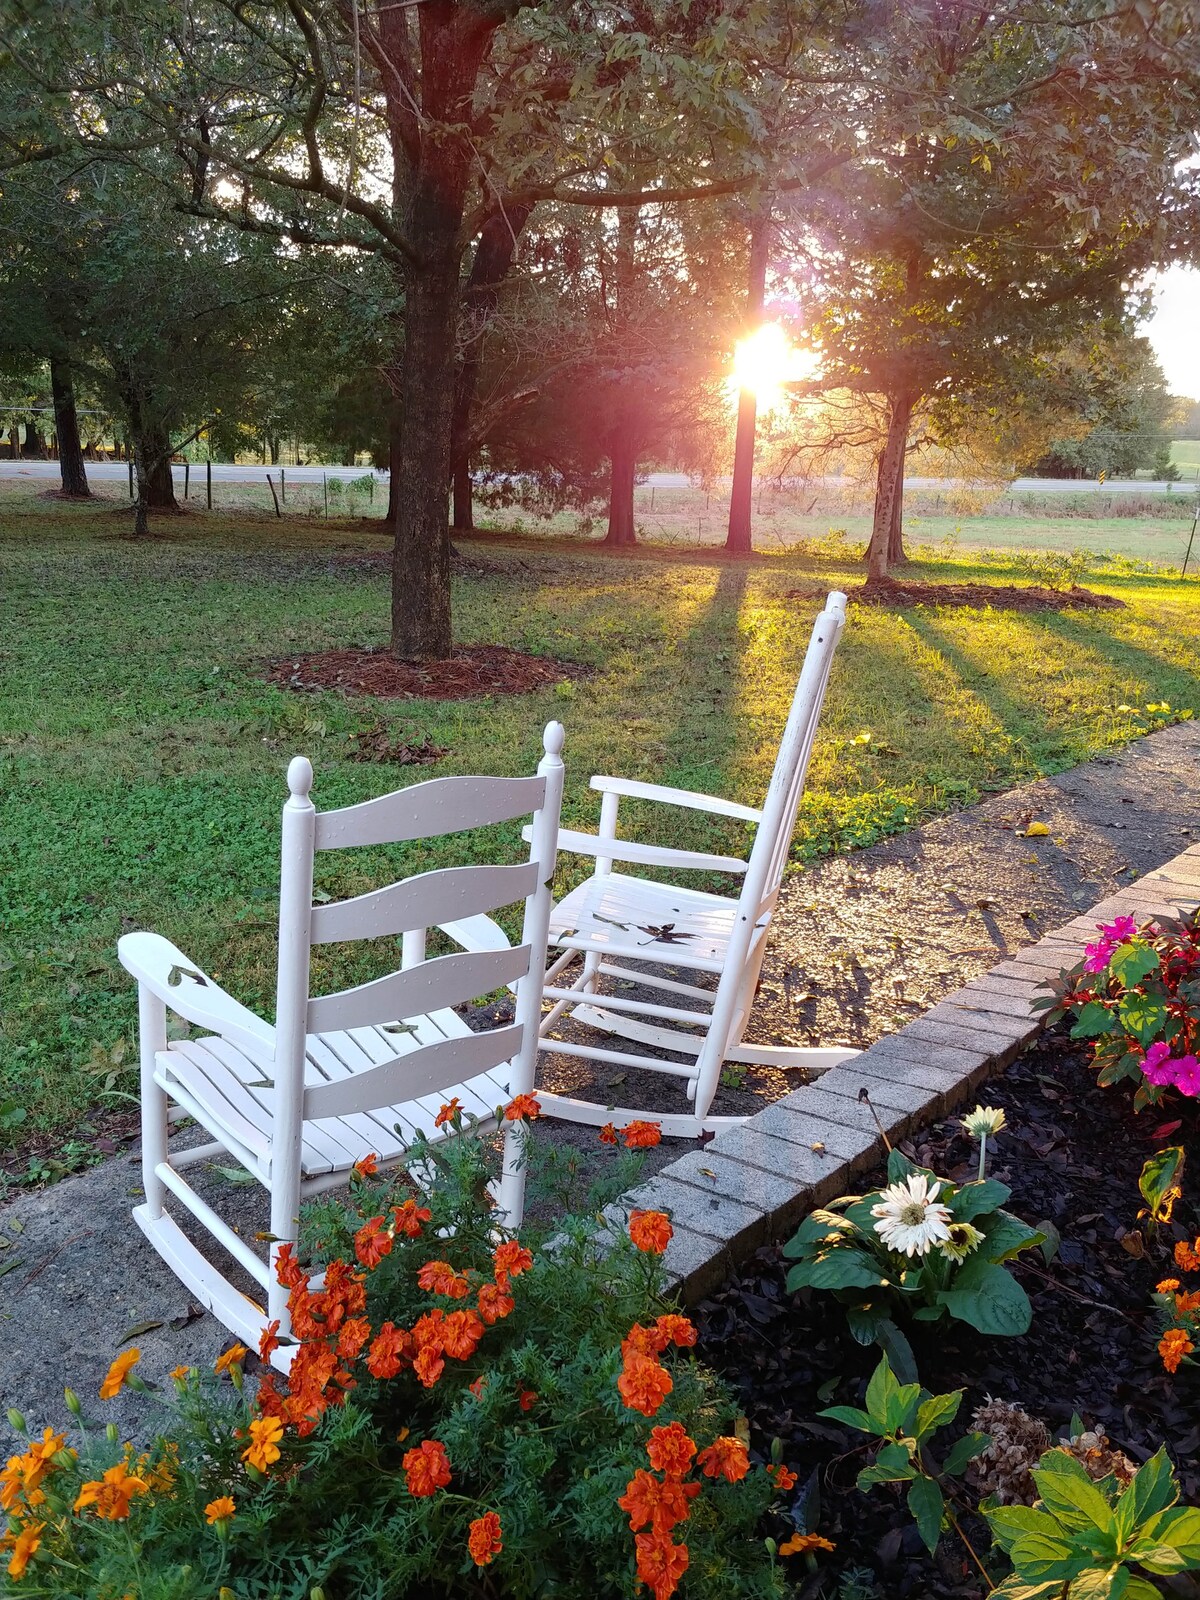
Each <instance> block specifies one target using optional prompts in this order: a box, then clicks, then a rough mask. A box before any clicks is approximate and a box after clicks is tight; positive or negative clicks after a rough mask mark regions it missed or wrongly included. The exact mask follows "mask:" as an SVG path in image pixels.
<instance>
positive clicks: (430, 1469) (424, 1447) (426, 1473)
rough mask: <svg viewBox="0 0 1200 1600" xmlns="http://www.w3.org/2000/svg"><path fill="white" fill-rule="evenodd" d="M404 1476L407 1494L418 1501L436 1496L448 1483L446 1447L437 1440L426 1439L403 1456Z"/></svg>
mask: <svg viewBox="0 0 1200 1600" xmlns="http://www.w3.org/2000/svg"><path fill="white" fill-rule="evenodd" d="M403 1466H404V1474H405V1477H406V1478H407V1479H408V1492H409V1494H412V1495H416V1496H417V1498H418V1499H420V1498H421V1497H423V1496H425V1495H430V1494H436V1493H437V1491H438V1490H439V1489H444V1488H445V1487H446V1485H447V1484H448V1483H449V1482H450V1458H449V1457H448V1456H447V1454H446V1446H445V1445H444V1444H442V1443H440V1442H439V1441H438V1440H437V1439H426V1440H424V1442H423V1443H421V1444H420V1445H418V1446H417V1448H416V1449H415V1450H409V1451H407V1452H406V1453H405V1456H404V1462H403Z"/></svg>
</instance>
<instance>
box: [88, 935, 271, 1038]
mask: <svg viewBox="0 0 1200 1600" xmlns="http://www.w3.org/2000/svg"><path fill="white" fill-rule="evenodd" d="M117 956H118V958H119V959H120V962H121V965H122V966H123V967H124V968H125V970H126V972H128V973H130V974H131V975H132V976H133V977H135V978H136V979H137V981H138V983H139V984H141V985H142V986H143V987H145V988H147V989H149V990H150V992H151V993H152V994H155V995H157V996H158V998H159V999H160V1000H161V1001H162V1002H163V1004H164V1005H166V1006H168V1007H169V1008H170V1010H172V1011H174V1012H175V1013H176V1014H177V1015H178V1016H181V1017H182V1018H183V1019H184V1021H185V1022H190V1023H192V1024H193V1025H194V1026H195V1027H197V1028H208V1029H209V1030H210V1031H211V1032H212V1033H217V1034H221V1035H224V1036H226V1037H229V1038H235V1039H236V1041H237V1042H238V1043H239V1044H240V1045H242V1046H243V1047H244V1048H248V1049H250V1050H251V1051H252V1053H253V1055H254V1057H255V1059H256V1060H258V1061H259V1062H260V1064H261V1065H263V1066H267V1065H269V1064H270V1063H271V1062H272V1061H273V1060H274V1055H275V1030H274V1028H272V1027H271V1025H270V1023H269V1022H264V1021H263V1019H262V1018H261V1017H259V1016H256V1015H255V1013H254V1012H253V1011H251V1010H250V1009H249V1008H248V1007H247V1006H244V1005H243V1004H242V1003H241V1001H240V1000H235V999H234V998H233V996H232V995H231V994H228V993H226V991H225V990H224V989H222V988H221V986H220V984H218V983H215V982H214V981H213V979H212V978H210V977H209V976H208V974H207V973H204V972H201V971H200V969H199V968H198V967H196V966H195V965H193V963H192V962H190V961H189V960H188V958H187V957H186V956H185V955H184V954H183V952H182V951H181V950H177V949H176V948H175V946H174V945H173V944H172V943H171V941H170V940H169V939H164V938H163V937H162V935H161V934H158V933H127V934H125V935H124V937H123V938H121V939H119V940H118V941H117ZM173 973H174V974H176V981H175V982H174V983H172V981H171V977H172V974H173Z"/></svg>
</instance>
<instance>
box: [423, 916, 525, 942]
mask: <svg viewBox="0 0 1200 1600" xmlns="http://www.w3.org/2000/svg"><path fill="white" fill-rule="evenodd" d="M438 926H439V927H440V928H441V931H442V932H443V933H444V934H445V935H446V937H447V938H448V939H453V940H454V942H455V944H456V945H459V946H461V948H462V949H464V950H511V948H512V940H511V939H510V938H509V937H508V935H507V934H506V933H505V931H504V929H503V928H502V927H501V926H500V924H499V923H498V922H497V921H496V919H495V918H494V917H489V916H488V915H487V914H486V913H485V912H482V911H481V912H479V913H478V914H477V915H475V916H473V917H460V918H459V919H458V921H457V922H441V923H439V924H438Z"/></svg>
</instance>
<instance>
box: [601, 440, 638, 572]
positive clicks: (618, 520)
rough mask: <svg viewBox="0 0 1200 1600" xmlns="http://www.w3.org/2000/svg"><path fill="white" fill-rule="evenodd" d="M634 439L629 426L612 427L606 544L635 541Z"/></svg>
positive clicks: (635, 476)
mask: <svg viewBox="0 0 1200 1600" xmlns="http://www.w3.org/2000/svg"><path fill="white" fill-rule="evenodd" d="M637 459H638V451H637V440H636V438H635V437H634V435H633V432H632V430H631V429H629V428H625V427H619V428H617V429H615V430H614V431H613V434H612V437H611V440H610V445H609V461H610V464H611V471H610V476H609V488H608V532H607V533H606V534H605V536H604V543H605V544H606V545H612V546H616V547H618V548H625V549H628V548H629V547H630V546H631V545H635V544H637V529H636V528H635V526H634V521H633V490H634V485H635V483H636V481H637Z"/></svg>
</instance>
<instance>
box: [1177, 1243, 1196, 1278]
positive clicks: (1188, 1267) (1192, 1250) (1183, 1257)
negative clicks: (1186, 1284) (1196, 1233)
mask: <svg viewBox="0 0 1200 1600" xmlns="http://www.w3.org/2000/svg"><path fill="white" fill-rule="evenodd" d="M1197 1251H1200V1238H1198V1239H1197V1240H1196V1241H1195V1243H1194V1244H1188V1242H1187V1240H1186V1239H1180V1241H1179V1243H1178V1244H1177V1245H1176V1246H1175V1265H1176V1266H1177V1267H1182V1269H1183V1270H1184V1272H1200V1254H1197Z"/></svg>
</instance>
